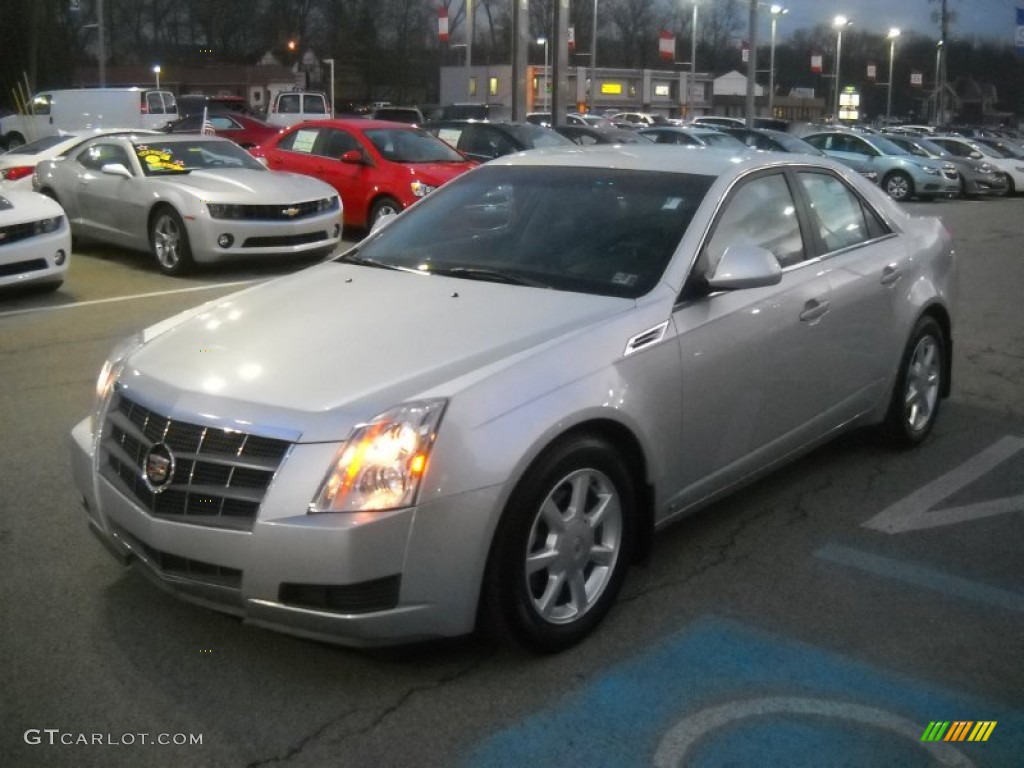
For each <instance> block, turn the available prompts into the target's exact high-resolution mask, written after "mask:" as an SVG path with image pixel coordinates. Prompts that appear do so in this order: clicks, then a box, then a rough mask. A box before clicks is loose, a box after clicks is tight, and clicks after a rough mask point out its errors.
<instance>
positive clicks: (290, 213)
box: [281, 206, 299, 218]
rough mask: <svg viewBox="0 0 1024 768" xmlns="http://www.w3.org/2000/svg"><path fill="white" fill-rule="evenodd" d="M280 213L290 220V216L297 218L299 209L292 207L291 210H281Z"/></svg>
mask: <svg viewBox="0 0 1024 768" xmlns="http://www.w3.org/2000/svg"><path fill="white" fill-rule="evenodd" d="M281 213H283V214H284V215H285V216H288V217H289V218H291V217H292V216H297V215H298V214H299V209H298V208H296V207H294V206H292V207H291V208H283V209H282V210H281Z"/></svg>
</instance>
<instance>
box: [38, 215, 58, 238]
mask: <svg viewBox="0 0 1024 768" xmlns="http://www.w3.org/2000/svg"><path fill="white" fill-rule="evenodd" d="M63 218H64V217H63V216H54V217H53V218H52V219H40V220H39V221H34V222H32V234H34V235H42V234H45V233H46V232H56V231H57V230H58V229H60V222H61V219H63Z"/></svg>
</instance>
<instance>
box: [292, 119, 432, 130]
mask: <svg viewBox="0 0 1024 768" xmlns="http://www.w3.org/2000/svg"><path fill="white" fill-rule="evenodd" d="M292 128H350V129H352V130H356V131H368V130H372V129H374V128H392V129H394V128H401V129H402V130H406V131H415V130H417V127H416V126H415V125H411V124H409V123H399V122H396V121H394V120H377V119H375V118H372V117H343V118H338V117H335V118H327V119H324V120H303V121H302V122H301V123H296V124H295V125H294V126H291V127H290V128H289V130H291V129H292Z"/></svg>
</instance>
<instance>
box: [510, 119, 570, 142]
mask: <svg viewBox="0 0 1024 768" xmlns="http://www.w3.org/2000/svg"><path fill="white" fill-rule="evenodd" d="M507 127H508V131H509V133H511V134H512V135H513V136H515V137H516V138H517V139H519V141H520V142H522V144H523V146H525V147H531V148H537V147H564V146H566V145H568V146H570V147H572V146H575V145H574V144H573V143H572V141H570V140H569V139H567V138H565V136H563V135H562V134H560V133H557V132H556V131H552V130H551V129H550V128H542V127H541V126H539V125H533V124H532V123H520V124H516V125H511V124H510V125H508V126H507Z"/></svg>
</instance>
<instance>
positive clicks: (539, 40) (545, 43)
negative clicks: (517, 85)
mask: <svg viewBox="0 0 1024 768" xmlns="http://www.w3.org/2000/svg"><path fill="white" fill-rule="evenodd" d="M537 45H543V46H544V91H543V93H544V101H543V104H544V109H543V110H541V111H543V112H547V111H548V82H549V81H548V39H547V38H546V37H538V38H537ZM551 122H552V124H553V123H554V116H552V118H551Z"/></svg>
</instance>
